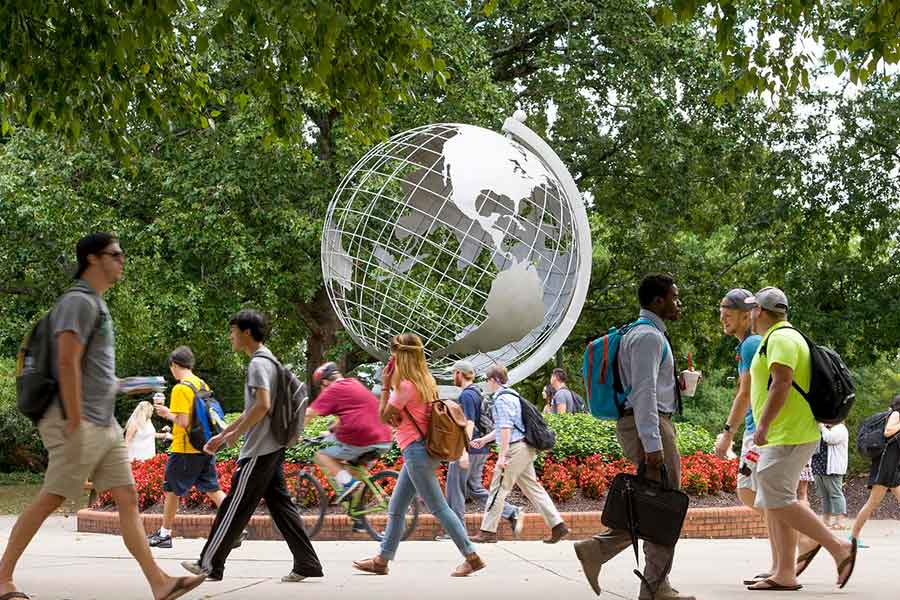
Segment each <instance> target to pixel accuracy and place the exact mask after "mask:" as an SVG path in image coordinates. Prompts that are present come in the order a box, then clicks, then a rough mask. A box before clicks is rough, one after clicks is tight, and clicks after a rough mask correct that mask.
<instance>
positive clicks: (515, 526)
mask: <svg viewBox="0 0 900 600" xmlns="http://www.w3.org/2000/svg"><path fill="white" fill-rule="evenodd" d="M524 516H525V515H523V514H522V509H521V508H517V509H516V512H514V513H513V514H511V515H509V526H510V527H512V532H513V537H516V538H517V537H519V536H520V535H522V529H524V528H525V519H524Z"/></svg>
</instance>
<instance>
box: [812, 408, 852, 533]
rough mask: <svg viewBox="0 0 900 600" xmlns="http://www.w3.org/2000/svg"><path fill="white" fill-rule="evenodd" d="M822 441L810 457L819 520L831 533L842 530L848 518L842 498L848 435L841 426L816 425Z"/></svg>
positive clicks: (842, 425) (845, 500)
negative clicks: (820, 509)
mask: <svg viewBox="0 0 900 600" xmlns="http://www.w3.org/2000/svg"><path fill="white" fill-rule="evenodd" d="M819 430H820V431H821V432H822V440H821V441H820V442H819V449H818V450H817V451H816V453H815V454H813V457H812V471H813V477H814V478H815V482H816V493H817V494H818V496H819V499H820V500H821V501H822V520H823V521H824V522H825V525H827V526H828V527H830V528H831V529H843V528H844V517H845V516H846V515H847V499H846V498H845V497H844V475H846V473H847V463H848V458H849V457H848V452H849V450H850V432H849V431H847V426H846V425H844V424H843V423H838V424H837V425H824V424H822V423H819Z"/></svg>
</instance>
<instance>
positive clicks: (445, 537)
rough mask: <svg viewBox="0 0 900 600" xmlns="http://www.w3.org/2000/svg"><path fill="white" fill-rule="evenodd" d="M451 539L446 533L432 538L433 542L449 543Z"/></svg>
mask: <svg viewBox="0 0 900 600" xmlns="http://www.w3.org/2000/svg"><path fill="white" fill-rule="evenodd" d="M452 539H453V538H452V537H450V536H449V535H447V534H446V533H442V534H440V535H436V536H434V541H436V542H449V541H450V540H452Z"/></svg>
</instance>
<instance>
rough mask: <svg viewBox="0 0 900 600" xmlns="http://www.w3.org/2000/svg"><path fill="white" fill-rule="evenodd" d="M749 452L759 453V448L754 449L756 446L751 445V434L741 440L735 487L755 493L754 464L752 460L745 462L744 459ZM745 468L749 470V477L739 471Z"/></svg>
mask: <svg viewBox="0 0 900 600" xmlns="http://www.w3.org/2000/svg"><path fill="white" fill-rule="evenodd" d="M750 450H754V451H756V452H759V448H757V447H756V444H754V443H753V434H752V433H749V434H746V435H744V438H743V440H741V457H740V458H741V462H740V467H739V470H738V477H737V487H738V489H740V490H753V491H754V492H755V491H756V485H757V484H756V464H757V463H756V462H755V461H752V460H747V459H745V458H744V457H745V456H746V455H747V452H749V451H750ZM744 467H747V468H748V469H750V474H749V475H744V474H743V473H741V472H740V469H743V468H744Z"/></svg>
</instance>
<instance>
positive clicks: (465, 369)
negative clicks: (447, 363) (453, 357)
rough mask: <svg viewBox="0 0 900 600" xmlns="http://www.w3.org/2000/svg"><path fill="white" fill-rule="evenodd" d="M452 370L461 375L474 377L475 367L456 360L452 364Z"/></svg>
mask: <svg viewBox="0 0 900 600" xmlns="http://www.w3.org/2000/svg"><path fill="white" fill-rule="evenodd" d="M453 370H454V371H459V372H460V373H462V374H463V375H468V376H469V377H475V366H474V365H473V364H472V363H471V362H469V361H467V360H458V361H456V362H455V363H454V364H453Z"/></svg>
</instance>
